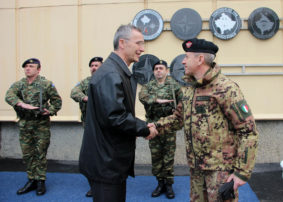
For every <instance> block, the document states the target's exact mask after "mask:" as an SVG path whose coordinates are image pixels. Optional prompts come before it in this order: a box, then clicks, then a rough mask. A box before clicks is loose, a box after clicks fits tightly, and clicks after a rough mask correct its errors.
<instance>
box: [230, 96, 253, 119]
mask: <svg viewBox="0 0 283 202" xmlns="http://www.w3.org/2000/svg"><path fill="white" fill-rule="evenodd" d="M232 108H233V110H234V111H235V112H236V114H237V116H238V118H239V120H241V121H244V120H245V119H246V118H248V117H249V116H251V115H252V113H251V110H250V109H249V106H248V104H247V102H246V100H241V101H239V102H237V103H235V104H233V105H232Z"/></svg>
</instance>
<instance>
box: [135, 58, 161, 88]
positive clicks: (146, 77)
mask: <svg viewBox="0 0 283 202" xmlns="http://www.w3.org/2000/svg"><path fill="white" fill-rule="evenodd" d="M158 61H159V59H158V57H156V56H154V55H151V54H144V55H142V56H141V57H140V59H139V61H138V62H136V63H134V65H133V76H134V78H135V80H137V82H138V83H139V84H141V85H144V84H147V83H148V82H149V81H150V80H151V79H153V78H154V75H153V71H152V68H153V65H154V64H155V63H157V62H158Z"/></svg>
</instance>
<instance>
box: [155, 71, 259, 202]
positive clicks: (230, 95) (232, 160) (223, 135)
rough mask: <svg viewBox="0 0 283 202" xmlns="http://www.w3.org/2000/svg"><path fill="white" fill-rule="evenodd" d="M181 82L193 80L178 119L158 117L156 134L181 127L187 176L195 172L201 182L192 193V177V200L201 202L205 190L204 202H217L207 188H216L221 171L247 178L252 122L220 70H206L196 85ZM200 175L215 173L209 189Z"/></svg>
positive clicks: (254, 142)
mask: <svg viewBox="0 0 283 202" xmlns="http://www.w3.org/2000/svg"><path fill="white" fill-rule="evenodd" d="M184 80H186V81H187V82H192V86H189V87H186V88H184V91H183V93H184V96H183V100H182V105H183V115H182V117H177V116H176V115H175V114H174V115H172V116H169V117H166V118H162V119H161V120H159V121H158V122H157V123H156V125H157V128H158V130H159V132H160V133H164V132H168V131H169V132H171V131H174V130H178V129H180V128H181V127H182V126H184V132H185V141H186V154H187V160H188V164H189V166H190V169H191V173H196V172H199V173H201V176H202V178H203V179H202V180H201V181H202V184H201V185H199V187H200V188H202V189H201V190H199V189H197V190H196V187H195V186H196V185H195V183H197V180H195V178H192V183H191V200H192V201H204V200H201V198H202V197H204V196H203V194H204V192H205V191H207V194H208V197H207V198H206V200H209V201H217V194H215V192H214V194H213V193H212V192H209V190H213V189H214V190H218V188H219V186H220V185H221V184H216V186H215V183H216V182H219V180H217V178H218V177H219V176H220V175H221V172H229V171H231V170H234V175H236V176H237V177H239V178H240V179H242V180H244V181H247V180H248V179H249V178H250V176H251V173H252V169H253V167H254V164H255V155H256V151H257V146H258V132H257V130H256V124H255V121H254V118H253V116H252V114H251V111H250V110H249V107H248V105H247V103H246V100H245V98H244V96H243V94H242V92H241V90H240V88H239V86H238V85H237V84H236V83H234V82H233V81H231V80H230V79H228V78H227V77H226V76H224V75H223V74H221V70H220V68H219V67H217V66H215V67H214V68H211V69H210V70H209V71H208V72H207V73H206V74H205V76H204V78H203V79H202V80H199V81H195V80H192V78H189V77H188V76H185V77H184ZM218 171H219V172H218ZM205 172H216V174H213V173H212V174H211V175H210V176H214V185H213V184H211V183H210V182H211V181H212V180H211V179H212V178H210V179H209V177H208V175H206V174H205ZM217 173H218V174H217ZM219 173H220V174H219ZM222 175H223V176H225V177H224V178H222V182H221V183H224V182H225V181H226V180H227V177H228V176H229V175H228V174H227V173H226V174H225V173H224V174H223V173H222ZM199 182H200V181H199ZM192 186H194V187H192ZM208 186H214V188H213V189H210V187H208ZM203 187H205V189H206V190H203ZM236 200H237V199H236Z"/></svg>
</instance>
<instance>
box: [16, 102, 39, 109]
mask: <svg viewBox="0 0 283 202" xmlns="http://www.w3.org/2000/svg"><path fill="white" fill-rule="evenodd" d="M17 106H18V107H21V108H23V109H31V110H33V109H39V107H35V106H32V105H30V104H26V103H23V102H18V103H17Z"/></svg>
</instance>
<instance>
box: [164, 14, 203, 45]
mask: <svg viewBox="0 0 283 202" xmlns="http://www.w3.org/2000/svg"><path fill="white" fill-rule="evenodd" d="M170 26H171V29H172V32H173V33H174V35H175V36H176V37H177V38H179V39H181V40H187V39H191V38H195V37H196V36H197V35H198V34H199V33H200V31H201V28H202V20H201V17H200V15H199V14H198V12H196V11H195V10H193V9H191V8H182V9H180V10H178V11H177V12H176V13H175V14H174V15H173V17H172V18H171V21H170Z"/></svg>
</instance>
